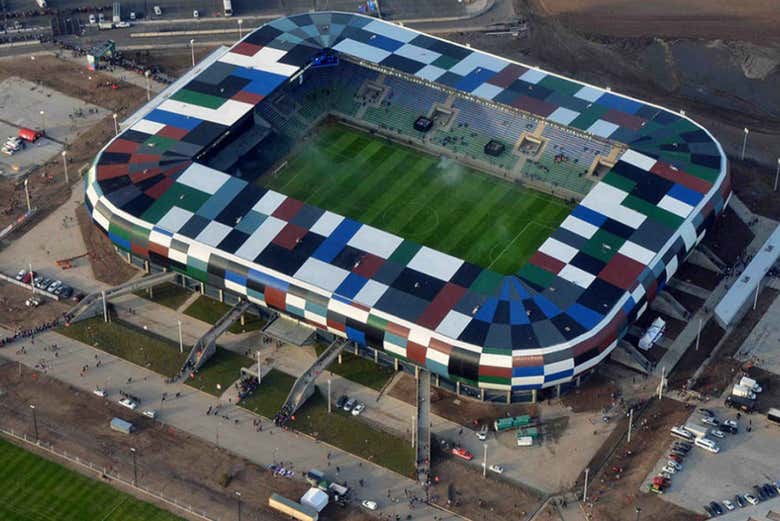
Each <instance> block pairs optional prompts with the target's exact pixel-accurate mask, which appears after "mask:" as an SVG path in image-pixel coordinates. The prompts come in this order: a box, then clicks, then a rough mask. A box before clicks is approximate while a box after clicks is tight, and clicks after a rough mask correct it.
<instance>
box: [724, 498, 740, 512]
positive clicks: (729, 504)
mask: <svg viewBox="0 0 780 521" xmlns="http://www.w3.org/2000/svg"><path fill="white" fill-rule="evenodd" d="M721 503H723V506H724V507H726V510H734V509H735V508H737V507H735V506H734V503H732V502H731V501H729V500H728V499H724V500H723V501H721Z"/></svg>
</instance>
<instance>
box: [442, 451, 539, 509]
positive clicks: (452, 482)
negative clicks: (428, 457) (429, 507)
mask: <svg viewBox="0 0 780 521" xmlns="http://www.w3.org/2000/svg"><path fill="white" fill-rule="evenodd" d="M432 457H433V460H432V463H433V465H432V473H433V476H438V478H439V480H440V481H439V483H438V484H435V485H434V486H433V487H432V488H431V499H432V501H433V502H434V503H436V504H438V505H441V506H442V507H444V508H447V509H449V510H452V511H453V512H456V513H458V514H460V515H463V516H466V517H467V518H469V519H471V520H473V521H482V520H483V519H491V520H495V519H506V520H512V521H514V520H518V521H519V520H525V519H528V517H527V514H529V513H532V512H533V511H534V510H536V508H537V507H538V505H539V503H540V502H541V501H542V498H541V497H539V496H537V495H535V494H533V493H531V492H529V491H527V490H525V489H522V488H520V487H518V486H516V485H513V484H511V483H509V482H507V481H505V480H502V479H500V477H498V476H495V475H491V474H492V473H490V472H488V476H487V478H483V477H482V473H481V472H480V470H479V469H477V468H474V467H473V466H471V465H467V464H465V463H464V462H461V461H458V460H455V459H453V457H451V456H447V455H444V454H443V453H442V452H441V451H438V450H435V449H434V451H433V454H432Z"/></svg>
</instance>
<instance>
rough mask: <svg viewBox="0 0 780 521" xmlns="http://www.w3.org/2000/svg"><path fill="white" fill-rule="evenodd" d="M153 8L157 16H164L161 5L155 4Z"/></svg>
mask: <svg viewBox="0 0 780 521" xmlns="http://www.w3.org/2000/svg"><path fill="white" fill-rule="evenodd" d="M153 10H154V15H155V16H162V9H160V6H159V5H156V6H154V7H153Z"/></svg>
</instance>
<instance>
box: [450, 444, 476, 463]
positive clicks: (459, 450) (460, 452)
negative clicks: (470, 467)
mask: <svg viewBox="0 0 780 521" xmlns="http://www.w3.org/2000/svg"><path fill="white" fill-rule="evenodd" d="M452 455H453V456H457V457H459V458H463V459H465V460H466V461H471V460H472V459H474V455H473V454H472V453H470V452H469V451H467V450H466V449H464V448H463V447H453V448H452Z"/></svg>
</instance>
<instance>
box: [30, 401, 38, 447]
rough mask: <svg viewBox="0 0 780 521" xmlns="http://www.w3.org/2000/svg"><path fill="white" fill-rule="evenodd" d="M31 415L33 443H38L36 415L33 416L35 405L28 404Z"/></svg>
mask: <svg viewBox="0 0 780 521" xmlns="http://www.w3.org/2000/svg"><path fill="white" fill-rule="evenodd" d="M30 409H32V414H33V432H35V443H38V415H37V414H35V405H33V404H30Z"/></svg>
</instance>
